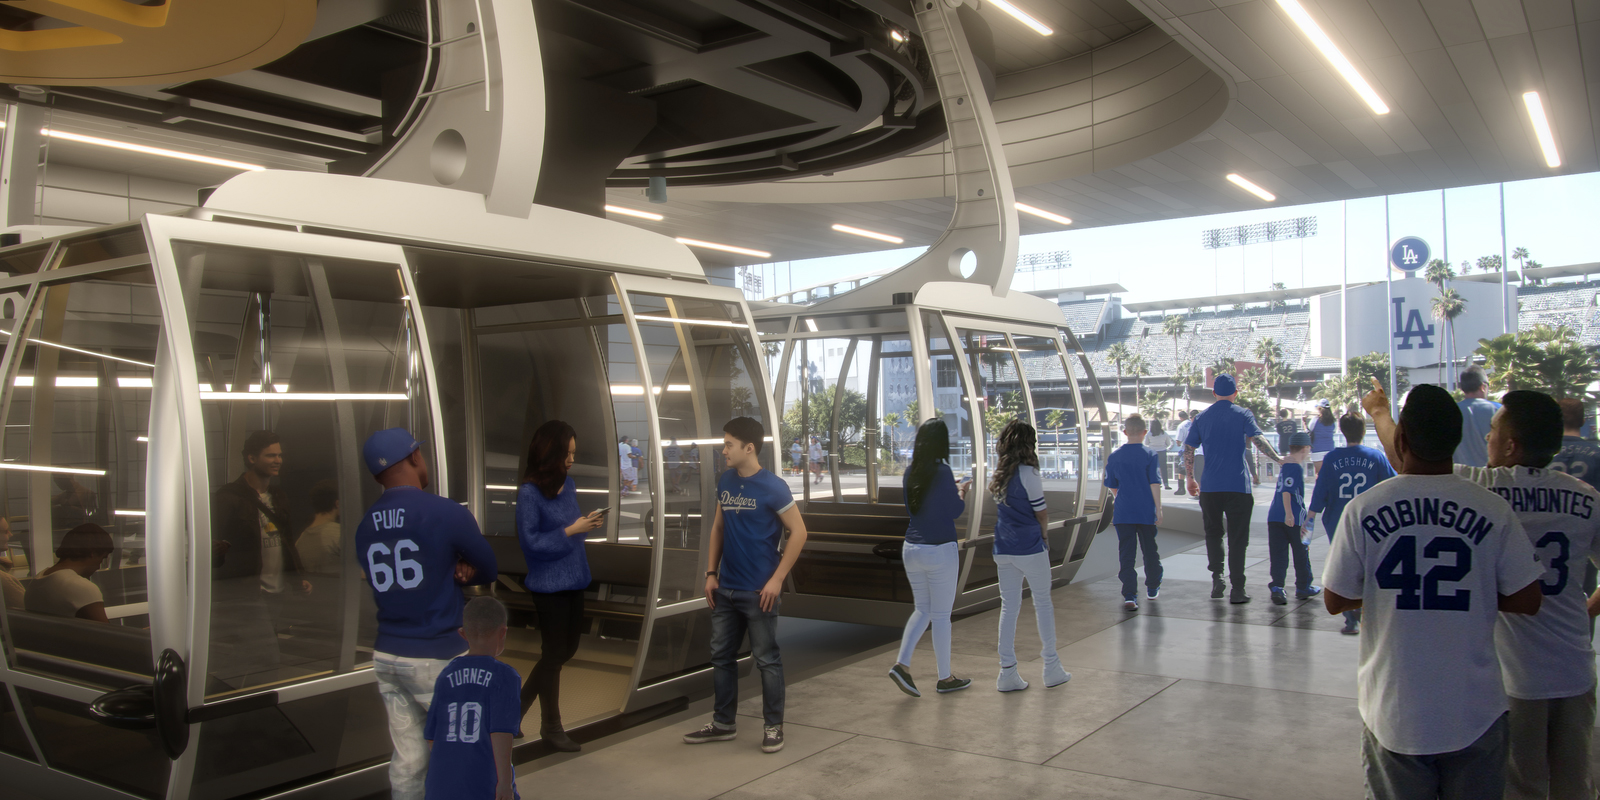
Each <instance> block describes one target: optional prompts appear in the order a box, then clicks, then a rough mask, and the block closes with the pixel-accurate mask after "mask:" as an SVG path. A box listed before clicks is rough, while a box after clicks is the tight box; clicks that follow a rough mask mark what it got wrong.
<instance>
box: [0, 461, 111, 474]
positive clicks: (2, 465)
mask: <svg viewBox="0 0 1600 800" xmlns="http://www.w3.org/2000/svg"><path fill="white" fill-rule="evenodd" d="M0 469H14V470H18V471H20V472H59V473H61V474H64V475H104V474H106V471H105V470H103V469H79V468H77V467H42V466H39V465H38V464H18V463H16V462H14V461H7V462H0Z"/></svg>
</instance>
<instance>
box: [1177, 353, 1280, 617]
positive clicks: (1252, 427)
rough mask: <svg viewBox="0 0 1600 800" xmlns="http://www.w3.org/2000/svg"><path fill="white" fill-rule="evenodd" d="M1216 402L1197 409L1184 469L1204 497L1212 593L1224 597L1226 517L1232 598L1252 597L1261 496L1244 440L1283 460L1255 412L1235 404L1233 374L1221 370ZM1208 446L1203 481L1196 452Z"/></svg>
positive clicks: (1192, 488)
mask: <svg viewBox="0 0 1600 800" xmlns="http://www.w3.org/2000/svg"><path fill="white" fill-rule="evenodd" d="M1211 392H1212V394H1215V395H1216V396H1217V402H1215V403H1212V404H1211V407H1210V408H1208V409H1206V410H1205V411H1202V412H1200V413H1199V414H1196V415H1195V417H1194V419H1193V420H1192V421H1191V422H1192V423H1193V424H1192V425H1190V427H1189V435H1188V436H1187V437H1185V438H1184V442H1183V464H1184V471H1185V472H1187V473H1188V474H1189V492H1190V493H1192V494H1194V495H1195V496H1196V497H1198V498H1199V499H1200V516H1201V519H1202V521H1203V522H1204V524H1205V529H1206V558H1207V559H1208V560H1209V561H1210V562H1211V563H1210V566H1211V596H1212V598H1220V597H1222V594H1223V592H1224V591H1225V589H1226V587H1225V586H1224V585H1223V582H1222V561H1223V549H1222V535H1223V521H1224V518H1226V521H1227V535H1228V551H1227V561H1228V580H1229V582H1231V583H1232V584H1233V593H1232V596H1231V597H1229V599H1228V602H1230V603H1248V602H1250V596H1249V595H1247V594H1245V593H1244V581H1245V578H1244V548H1245V546H1246V545H1248V544H1249V543H1250V512H1251V511H1252V510H1254V508H1255V504H1256V498H1255V495H1254V494H1251V492H1250V483H1251V481H1250V467H1249V465H1248V464H1247V463H1246V460H1245V445H1246V444H1254V445H1255V446H1256V449H1258V450H1260V451H1261V452H1263V453H1265V454H1266V455H1267V458H1270V459H1272V460H1273V461H1275V462H1278V463H1282V462H1283V459H1282V458H1281V457H1280V456H1279V455H1278V452H1277V451H1276V450H1273V449H1272V445H1271V444H1269V443H1268V442H1267V437H1265V436H1262V435H1261V429H1260V428H1258V427H1256V419H1255V417H1254V416H1253V415H1251V413H1250V412H1249V411H1247V410H1245V409H1243V408H1241V407H1239V406H1236V405H1234V404H1233V400H1234V398H1236V397H1238V396H1239V390H1238V387H1237V386H1236V385H1234V382H1233V376H1231V375H1218V376H1217V379H1216V381H1215V382H1214V383H1213V384H1212V389H1211ZM1202 446H1203V447H1205V449H1206V468H1205V469H1204V470H1202V471H1201V473H1200V481H1199V482H1198V483H1196V482H1195V479H1194V453H1195V449H1196V448H1198V447H1202Z"/></svg>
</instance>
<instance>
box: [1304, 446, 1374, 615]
mask: <svg viewBox="0 0 1600 800" xmlns="http://www.w3.org/2000/svg"><path fill="white" fill-rule="evenodd" d="M1339 432H1340V433H1342V434H1344V441H1345V446H1344V447H1335V448H1334V449H1332V450H1330V451H1328V454H1327V455H1326V456H1323V458H1322V469H1321V470H1319V471H1318V472H1317V485H1316V488H1314V489H1312V490H1311V506H1310V510H1309V511H1308V512H1307V513H1306V527H1307V528H1311V529H1315V528H1316V525H1317V515H1318V514H1322V515H1323V516H1322V530H1323V532H1324V533H1326V534H1328V542H1329V543H1330V544H1331V543H1332V542H1333V527H1334V526H1335V525H1337V524H1338V523H1339V517H1340V515H1341V514H1342V513H1343V512H1344V507H1345V505H1346V504H1348V503H1349V502H1350V501H1351V499H1353V498H1354V497H1355V496H1356V495H1358V494H1361V493H1362V492H1364V491H1366V490H1368V489H1371V488H1372V487H1374V486H1377V485H1378V484H1379V483H1380V482H1382V481H1386V480H1388V479H1390V478H1393V477H1394V467H1392V466H1390V465H1389V459H1388V458H1386V457H1384V455H1383V452H1382V451H1380V450H1376V449H1373V448H1371V447H1367V446H1366V445H1364V444H1362V443H1361V441H1362V440H1363V439H1365V438H1367V421H1366V420H1365V419H1363V418H1362V417H1361V416H1360V415H1359V414H1346V415H1344V416H1343V417H1340V418H1339ZM1324 512H1326V513H1324ZM1339 632H1340V633H1342V634H1344V635H1346V636H1355V635H1356V634H1358V633H1360V632H1361V609H1359V608H1357V609H1355V610H1353V611H1346V612H1344V629H1343V630H1341V631H1339Z"/></svg>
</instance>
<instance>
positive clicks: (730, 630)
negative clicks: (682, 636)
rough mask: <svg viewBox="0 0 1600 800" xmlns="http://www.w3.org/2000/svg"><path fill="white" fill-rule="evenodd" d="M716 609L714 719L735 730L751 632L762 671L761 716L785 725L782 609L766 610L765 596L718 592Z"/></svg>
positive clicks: (713, 619) (713, 615) (713, 614)
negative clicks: (742, 658) (742, 649)
mask: <svg viewBox="0 0 1600 800" xmlns="http://www.w3.org/2000/svg"><path fill="white" fill-rule="evenodd" d="M712 596H713V597H715V598H716V600H717V607H716V608H713V609H711V671H712V678H713V684H714V687H715V691H716V707H715V709H714V710H713V712H712V714H711V721H712V722H715V723H716V724H717V727H719V728H733V727H735V725H736V722H735V716H734V715H735V714H737V713H738V711H739V644H740V643H741V642H743V641H744V635H745V634H746V633H749V634H750V653H751V655H753V656H754V657H755V660H756V669H759V670H761V715H762V717H764V718H765V722H766V724H767V725H782V724H783V660H782V658H781V657H780V656H779V655H778V605H777V603H774V604H773V606H772V610H771V611H762V610H761V593H760V592H750V591H743V590H736V589H721V588H719V589H717V590H716V591H715V592H714V593H713V594H712Z"/></svg>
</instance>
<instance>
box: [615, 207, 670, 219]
mask: <svg viewBox="0 0 1600 800" xmlns="http://www.w3.org/2000/svg"><path fill="white" fill-rule="evenodd" d="M606 211H608V212H610V213H612V214H621V215H623V216H625V217H638V218H639V219H647V220H650V221H652V222H660V221H661V220H664V219H666V217H663V216H661V215H660V214H653V213H651V212H649V211H639V210H637V209H632V208H624V207H622V206H606Z"/></svg>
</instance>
